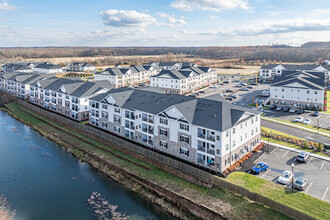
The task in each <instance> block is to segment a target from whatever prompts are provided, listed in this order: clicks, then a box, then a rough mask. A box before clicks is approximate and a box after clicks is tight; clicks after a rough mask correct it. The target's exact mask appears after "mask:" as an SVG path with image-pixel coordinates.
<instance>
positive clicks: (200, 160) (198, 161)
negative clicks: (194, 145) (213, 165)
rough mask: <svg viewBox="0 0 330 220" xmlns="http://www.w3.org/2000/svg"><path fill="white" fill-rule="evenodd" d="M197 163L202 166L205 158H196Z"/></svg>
mask: <svg viewBox="0 0 330 220" xmlns="http://www.w3.org/2000/svg"><path fill="white" fill-rule="evenodd" d="M197 163H198V164H199V165H203V166H205V160H202V159H197Z"/></svg>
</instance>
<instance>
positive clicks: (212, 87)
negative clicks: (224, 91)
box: [209, 85, 217, 89]
mask: <svg viewBox="0 0 330 220" xmlns="http://www.w3.org/2000/svg"><path fill="white" fill-rule="evenodd" d="M209 88H210V89H215V88H217V87H216V86H215V85H211V86H209Z"/></svg>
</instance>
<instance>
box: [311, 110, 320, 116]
mask: <svg viewBox="0 0 330 220" xmlns="http://www.w3.org/2000/svg"><path fill="white" fill-rule="evenodd" d="M319 115H320V113H319V112H318V111H315V112H313V114H312V116H313V117H319Z"/></svg>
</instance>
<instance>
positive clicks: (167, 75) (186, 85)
mask: <svg viewBox="0 0 330 220" xmlns="http://www.w3.org/2000/svg"><path fill="white" fill-rule="evenodd" d="M217 77H218V72H217V71H215V70H213V69H211V68H209V67H200V66H195V67H189V68H184V69H180V70H162V71H161V72H160V73H159V74H157V75H155V76H152V77H151V80H150V86H152V87H159V88H161V89H162V90H164V91H165V92H166V93H170V94H180V95H182V94H185V93H189V92H192V91H194V90H197V89H200V88H201V87H203V86H208V85H210V84H213V83H216V82H217V81H218V78H217Z"/></svg>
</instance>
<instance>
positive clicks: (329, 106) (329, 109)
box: [326, 91, 330, 114]
mask: <svg viewBox="0 0 330 220" xmlns="http://www.w3.org/2000/svg"><path fill="white" fill-rule="evenodd" d="M326 113H329V114H330V91H327V111H326Z"/></svg>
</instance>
